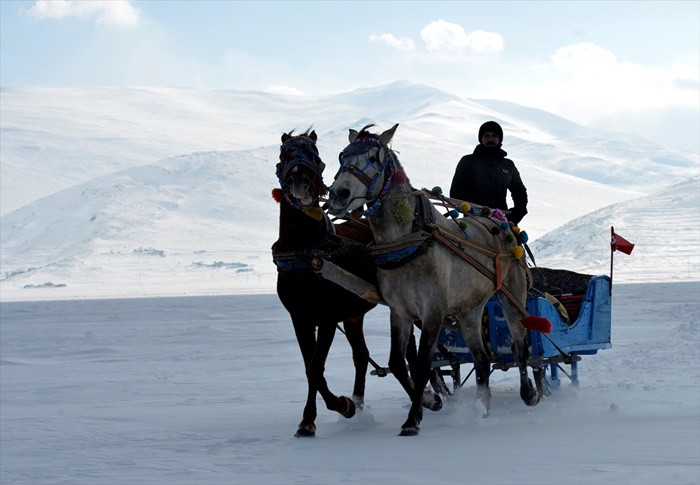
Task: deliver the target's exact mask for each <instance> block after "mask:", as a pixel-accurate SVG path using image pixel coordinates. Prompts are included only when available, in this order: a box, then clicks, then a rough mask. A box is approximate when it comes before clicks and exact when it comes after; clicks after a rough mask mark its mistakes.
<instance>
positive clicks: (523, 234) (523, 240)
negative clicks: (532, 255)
mask: <svg viewBox="0 0 700 485" xmlns="http://www.w3.org/2000/svg"><path fill="white" fill-rule="evenodd" d="M518 239H520V242H521V243H523V244H526V243H527V241H528V239H529V238H528V237H527V233H526V232H525V231H520V233H519V234H518Z"/></svg>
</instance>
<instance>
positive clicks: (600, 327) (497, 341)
mask: <svg viewBox="0 0 700 485" xmlns="http://www.w3.org/2000/svg"><path fill="white" fill-rule="evenodd" d="M486 309H487V311H488V318H489V334H490V344H491V348H492V349H493V350H494V351H496V352H497V353H498V355H499V357H500V358H501V360H503V361H504V362H512V361H513V360H514V359H513V354H512V352H511V343H512V338H511V336H510V331H509V330H508V325H507V323H506V320H505V317H504V316H503V310H502V308H501V305H500V303H499V302H498V300H497V299H496V298H495V297H494V298H492V299H491V300H489V302H488V303H487V304H486ZM527 310H528V312H530V314H531V315H536V316H540V317H546V318H549V320H550V321H551V322H552V333H550V334H549V338H550V339H552V341H553V342H554V343H556V345H557V346H559V348H561V349H562V350H563V351H564V352H567V353H573V354H575V355H592V354H595V353H597V352H598V351H599V350H602V349H609V348H611V343H610V327H611V299H610V278H609V277H608V276H595V277H593V278H591V280H590V282H589V283H588V287H587V289H586V293H585V295H584V298H583V302H582V305H581V310H580V312H579V314H578V317H577V318H576V320H575V321H574V322H572V323H571V324H570V325H567V324H566V323H564V321H563V320H562V318H561V317H560V315H559V313H558V312H557V310H556V309H555V308H554V307H553V306H552V304H551V303H549V302H548V301H547V300H545V299H544V298H539V297H535V296H529V297H528V299H527ZM528 340H529V344H530V356H531V357H540V358H542V359H547V358H558V357H560V356H561V354H560V352H559V351H558V350H557V349H556V347H555V346H554V345H553V344H552V343H551V342H550V341H549V340H547V338H546V337H545V336H543V335H542V334H541V333H539V332H535V331H532V330H529V331H528ZM439 341H440V343H441V344H442V345H444V346H445V347H446V348H447V350H448V351H450V352H451V353H452V354H454V355H455V356H456V357H457V358H458V359H460V361H463V362H473V359H472V356H471V354H470V353H469V348H468V347H467V345H466V343H465V342H464V339H463V337H462V334H461V333H460V332H459V330H457V329H456V330H451V329H443V330H442V331H441V333H440V338H439ZM445 360H446V359H444V358H443V356H442V355H441V354H440V353H439V352H436V355H435V359H434V367H439V366H441V364H442V363H443V362H445ZM493 362H494V363H495V362H496V361H495V360H494V361H493ZM442 365H445V364H442Z"/></svg>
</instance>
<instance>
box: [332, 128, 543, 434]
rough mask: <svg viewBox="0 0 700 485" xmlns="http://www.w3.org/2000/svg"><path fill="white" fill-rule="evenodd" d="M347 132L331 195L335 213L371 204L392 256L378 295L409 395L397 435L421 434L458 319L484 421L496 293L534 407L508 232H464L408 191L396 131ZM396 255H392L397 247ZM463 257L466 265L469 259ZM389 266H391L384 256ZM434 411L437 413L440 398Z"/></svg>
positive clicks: (521, 292) (478, 221)
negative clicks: (439, 356) (414, 342)
mask: <svg viewBox="0 0 700 485" xmlns="http://www.w3.org/2000/svg"><path fill="white" fill-rule="evenodd" d="M371 126H373V125H368V126H365V127H364V128H363V129H362V130H360V131H359V132H357V131H355V130H350V135H349V141H350V144H349V145H348V146H347V147H346V148H345V149H344V150H343V152H342V153H341V154H340V169H339V171H338V173H337V174H336V179H335V182H334V183H333V185H332V186H331V188H330V201H331V207H330V210H329V212H330V213H331V214H333V215H342V214H346V213H348V212H350V211H353V210H356V209H358V208H361V207H362V206H363V205H364V204H368V209H367V211H366V213H367V215H368V217H369V221H370V225H371V228H372V231H373V233H374V237H375V240H376V244H377V245H378V246H379V247H380V248H382V247H386V248H387V251H389V252H390V254H393V255H395V256H396V257H394V258H393V259H392V262H391V264H390V265H382V264H379V266H380V268H381V267H382V266H384V267H385V268H386V269H379V270H378V282H379V289H380V291H381V294H382V296H383V298H384V300H385V301H386V302H387V304H388V305H389V307H390V309H391V352H390V357H389V367H390V369H391V371H392V373H393V374H394V375H395V376H396V378H397V379H398V380H399V382H400V383H401V385H402V386H403V387H404V389H405V390H406V392H407V393H408V394H409V396H410V398H411V408H410V411H409V413H408V418H407V420H406V422H405V423H404V424H403V425H402V430H401V433H400V435H401V436H412V435H416V434H418V432H419V425H420V422H421V420H422V417H423V410H422V404H424V400H425V397H424V389H425V386H426V384H427V382H428V380H429V376H430V371H431V361H432V355H433V353H434V352H435V348H436V344H437V338H438V334H439V332H440V329H441V327H442V326H443V325H444V324H447V323H449V322H456V323H457V324H458V325H459V327H460V329H461V331H462V334H463V335H464V339H465V341H466V342H467V344H468V345H469V349H470V351H471V353H472V355H473V356H474V367H475V370H476V383H477V402H478V403H481V404H482V405H483V408H482V411H483V412H484V414H485V415H486V414H488V408H489V403H490V397H491V392H490V390H489V374H490V359H489V355H488V354H487V352H486V349H485V347H484V343H483V340H482V335H481V316H482V314H483V310H484V306H485V304H486V302H487V301H488V300H489V298H490V297H491V296H492V295H494V293H496V292H497V291H498V293H499V298H500V299H501V303H502V305H503V307H504V312H503V313H504V315H505V317H506V319H507V321H508V327H509V329H510V332H511V334H512V337H513V353H514V356H515V360H516V362H517V365H518V368H519V370H520V396H521V398H522V400H523V401H524V402H525V404H527V405H529V406H534V405H535V404H537V402H538V401H539V395H538V393H537V390H536V389H535V386H533V384H532V381H531V380H530V379H529V378H528V373H527V361H528V356H529V355H528V354H529V350H528V346H527V344H526V342H525V335H526V329H525V327H524V326H523V324H522V323H521V321H520V319H522V318H523V317H525V316H527V313H526V311H525V308H524V305H525V300H526V298H527V290H528V286H529V282H528V271H527V267H526V265H525V263H524V261H523V260H522V259H519V258H518V257H517V256H516V255H514V254H513V252H512V249H513V247H514V246H515V243H514V242H512V241H510V242H507V240H512V237H511V238H508V237H506V236H507V235H508V234H509V232H510V228H505V227H503V225H499V224H498V223H497V222H496V221H494V220H492V219H490V218H487V217H469V218H468V221H470V224H469V227H468V229H466V231H465V230H464V228H463V227H462V228H460V226H459V225H458V224H457V222H455V221H454V220H452V219H446V218H445V217H444V216H443V215H442V214H440V212H439V211H437V209H435V207H433V205H432V203H431V202H430V201H429V199H428V198H427V197H426V195H425V194H423V193H421V192H416V191H414V189H413V188H412V187H411V185H410V183H409V181H408V178H407V177H406V175H405V173H404V172H403V169H402V167H401V165H400V164H399V161H398V158H397V157H396V154H395V153H394V152H393V151H392V150H391V149H390V148H389V147H388V144H389V142H390V141H391V139H392V137H393V136H394V132H395V131H396V128H397V127H398V124H396V125H394V126H393V127H392V128H391V129H389V130H387V131H385V132H383V133H381V134H380V135H377V134H373V133H370V132H368V131H367V129H368V128H370V127H371ZM391 248H395V249H394V250H392V249H391ZM465 259H467V261H465ZM383 261H386V258H384V260H383ZM414 323H415V324H416V325H418V326H419V327H420V329H421V337H420V345H419V349H418V356H417V358H416V361H415V364H414V365H413V366H412V367H413V368H412V369H411V375H410V376H409V372H408V369H407V367H406V363H405V352H406V346H407V342H408V339H409V337H410V335H411V333H412V327H413V325H414ZM432 399H433V400H434V402H433V405H432V406H430V405H429V403H428V405H427V406H426V407H432V408H433V409H439V407H440V406H441V403H440V402H439V400H440V398H439V396H438V395H437V394H433V395H432Z"/></svg>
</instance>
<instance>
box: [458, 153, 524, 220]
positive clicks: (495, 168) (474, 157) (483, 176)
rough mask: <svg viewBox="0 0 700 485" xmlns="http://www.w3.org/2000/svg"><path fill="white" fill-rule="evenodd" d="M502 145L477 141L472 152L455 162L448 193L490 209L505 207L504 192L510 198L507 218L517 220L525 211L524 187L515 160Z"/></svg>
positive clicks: (506, 208)
mask: <svg viewBox="0 0 700 485" xmlns="http://www.w3.org/2000/svg"><path fill="white" fill-rule="evenodd" d="M506 155H507V153H506V152H505V151H503V150H502V149H501V148H497V147H486V146H484V145H481V144H479V145H477V146H476V148H475V149H474V153H472V154H471V155H466V156H464V157H462V159H461V160H460V161H459V164H457V170H456V171H455V175H454V178H453V179H452V186H451V187H450V197H452V198H454V199H460V200H466V201H468V202H473V203H475V204H479V205H485V206H487V207H490V208H492V209H501V210H508V204H507V202H506V195H507V192H508V191H510V195H511V197H512V198H513V208H512V209H510V211H511V213H510V214H508V220H510V221H512V222H513V223H515V224H517V223H518V222H520V220H521V219H522V218H523V217H525V214H527V190H526V189H525V185H523V181H522V180H521V179H520V173H519V172H518V169H517V168H515V164H514V163H513V162H512V161H511V160H509V159H507V158H505V156H506Z"/></svg>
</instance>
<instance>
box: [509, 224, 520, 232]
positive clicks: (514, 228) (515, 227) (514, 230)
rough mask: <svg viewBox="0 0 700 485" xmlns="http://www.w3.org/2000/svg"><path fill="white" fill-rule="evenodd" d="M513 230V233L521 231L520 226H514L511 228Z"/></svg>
mask: <svg viewBox="0 0 700 485" xmlns="http://www.w3.org/2000/svg"><path fill="white" fill-rule="evenodd" d="M510 230H511V231H513V234H518V233H519V232H520V228H519V227H518V226H513V227H511V228H510Z"/></svg>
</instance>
